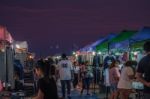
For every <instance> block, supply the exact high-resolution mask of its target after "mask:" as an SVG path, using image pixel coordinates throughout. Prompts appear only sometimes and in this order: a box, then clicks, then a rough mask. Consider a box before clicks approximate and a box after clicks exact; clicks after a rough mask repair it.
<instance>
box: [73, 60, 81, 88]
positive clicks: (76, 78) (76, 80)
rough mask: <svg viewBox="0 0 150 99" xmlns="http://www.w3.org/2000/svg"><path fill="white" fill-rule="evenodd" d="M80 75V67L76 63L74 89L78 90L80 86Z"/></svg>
mask: <svg viewBox="0 0 150 99" xmlns="http://www.w3.org/2000/svg"><path fill="white" fill-rule="evenodd" d="M79 73H80V67H79V65H78V63H77V62H74V66H73V74H74V79H73V87H74V88H76V87H77V85H78V81H79Z"/></svg>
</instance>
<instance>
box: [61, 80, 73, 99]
mask: <svg viewBox="0 0 150 99" xmlns="http://www.w3.org/2000/svg"><path fill="white" fill-rule="evenodd" d="M70 83H71V80H61V90H62V95H63V97H65V94H66V86H67V94H68V95H70V91H71V84H70Z"/></svg>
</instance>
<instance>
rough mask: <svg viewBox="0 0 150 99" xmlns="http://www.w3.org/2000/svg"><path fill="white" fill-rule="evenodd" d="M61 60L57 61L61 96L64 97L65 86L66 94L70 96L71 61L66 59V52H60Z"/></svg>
mask: <svg viewBox="0 0 150 99" xmlns="http://www.w3.org/2000/svg"><path fill="white" fill-rule="evenodd" d="M61 57H62V60H61V61H60V62H59V63H58V72H59V76H60V81H61V90H62V98H65V97H66V86H67V96H68V97H70V91H71V80H72V75H73V73H72V71H73V68H72V62H71V61H70V60H68V59H67V56H66V54H62V56H61Z"/></svg>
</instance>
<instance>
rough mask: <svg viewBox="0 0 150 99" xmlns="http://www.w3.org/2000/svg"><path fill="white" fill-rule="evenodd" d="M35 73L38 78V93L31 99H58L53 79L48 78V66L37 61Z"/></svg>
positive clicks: (41, 61)
mask: <svg viewBox="0 0 150 99" xmlns="http://www.w3.org/2000/svg"><path fill="white" fill-rule="evenodd" d="M35 72H36V74H37V76H38V77H39V80H38V93H37V96H36V97H33V98H32V99H58V93H57V86H56V82H55V80H54V78H53V77H49V74H50V73H49V65H48V64H47V63H46V62H44V61H43V60H39V61H38V62H37V66H36V68H35Z"/></svg>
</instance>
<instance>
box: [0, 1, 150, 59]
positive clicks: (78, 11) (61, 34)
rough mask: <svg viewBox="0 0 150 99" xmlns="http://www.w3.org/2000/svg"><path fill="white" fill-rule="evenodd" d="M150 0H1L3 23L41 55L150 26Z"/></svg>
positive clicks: (76, 47) (79, 46) (17, 38)
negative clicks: (110, 34) (111, 34)
mask: <svg viewBox="0 0 150 99" xmlns="http://www.w3.org/2000/svg"><path fill="white" fill-rule="evenodd" d="M149 5H150V0H59V1H58V0H0V24H2V25H5V26H6V27H7V29H8V31H9V32H10V33H11V34H12V36H13V38H14V39H15V40H17V41H24V40H25V41H27V42H28V44H29V50H30V52H35V53H36V55H37V56H38V57H39V56H47V55H54V54H56V53H62V52H67V53H69V52H71V51H72V50H73V49H78V48H81V47H83V46H86V45H87V44H89V43H91V42H94V41H96V40H98V39H99V38H101V37H104V36H106V35H107V34H109V33H119V32H120V31H122V30H125V29H129V30H139V29H140V28H142V27H143V26H150V6H149Z"/></svg>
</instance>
